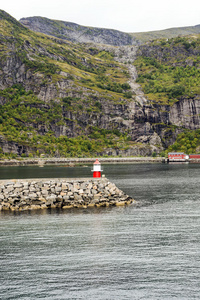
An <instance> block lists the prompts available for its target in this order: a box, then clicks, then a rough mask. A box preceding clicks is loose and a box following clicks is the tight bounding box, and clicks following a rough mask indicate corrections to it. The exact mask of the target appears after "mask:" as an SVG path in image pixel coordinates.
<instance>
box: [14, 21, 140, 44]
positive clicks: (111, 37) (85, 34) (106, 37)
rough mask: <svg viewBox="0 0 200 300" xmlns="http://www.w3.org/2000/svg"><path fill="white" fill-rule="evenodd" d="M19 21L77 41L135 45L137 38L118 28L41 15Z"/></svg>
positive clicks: (46, 32) (43, 31) (47, 32)
mask: <svg viewBox="0 0 200 300" xmlns="http://www.w3.org/2000/svg"><path fill="white" fill-rule="evenodd" d="M20 23H21V24H23V25H24V26H26V27H28V28H29V29H31V30H33V31H36V32H42V33H45V34H48V35H52V36H55V37H58V38H61V39H64V40H68V41H71V42H79V43H98V44H108V45H114V46H120V45H136V44H137V43H138V42H137V40H136V39H135V38H134V37H132V36H130V35H129V34H128V33H125V32H121V31H118V30H112V29H104V28H93V27H85V26H81V25H78V24H75V23H71V22H64V21H55V20H51V19H47V18H42V17H30V18H22V19H21V20H20Z"/></svg>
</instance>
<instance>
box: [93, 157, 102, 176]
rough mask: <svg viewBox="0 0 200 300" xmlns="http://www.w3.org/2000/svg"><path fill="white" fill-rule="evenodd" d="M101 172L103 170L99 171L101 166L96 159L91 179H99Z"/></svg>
mask: <svg viewBox="0 0 200 300" xmlns="http://www.w3.org/2000/svg"><path fill="white" fill-rule="evenodd" d="M102 171H103V170H102V169H101V164H100V162H99V160H98V159H96V161H95V162H94V163H93V170H92V172H93V177H95V178H98V177H101V172H102Z"/></svg>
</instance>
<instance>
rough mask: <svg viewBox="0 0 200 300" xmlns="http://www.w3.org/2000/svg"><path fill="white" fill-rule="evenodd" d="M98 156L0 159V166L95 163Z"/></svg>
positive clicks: (130, 160)
mask: <svg viewBox="0 0 200 300" xmlns="http://www.w3.org/2000/svg"><path fill="white" fill-rule="evenodd" d="M163 159H164V158H162V157H101V158H100V161H101V162H102V163H161V162H162V161H163ZM95 160H96V158H32V159H28V158H27V159H5V160H0V166H26V165H41V166H43V165H52V164H65V165H68V166H74V165H77V164H84V163H94V161H95Z"/></svg>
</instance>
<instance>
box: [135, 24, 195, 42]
mask: <svg viewBox="0 0 200 300" xmlns="http://www.w3.org/2000/svg"><path fill="white" fill-rule="evenodd" d="M198 33H200V25H196V26H188V27H177V28H169V29H165V30H157V31H148V32H134V33H131V35H132V36H134V37H136V39H138V40H139V41H140V42H142V43H145V42H148V41H151V40H156V39H162V38H163V39H170V38H175V37H178V36H182V35H183V36H186V35H193V34H198Z"/></svg>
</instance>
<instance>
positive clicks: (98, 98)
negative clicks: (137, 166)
mask: <svg viewBox="0 0 200 300" xmlns="http://www.w3.org/2000/svg"><path fill="white" fill-rule="evenodd" d="M199 45H200V39H199V35H195V36H192V37H183V38H180V37H179V38H175V39H169V40H168V41H166V39H165V40H158V41H154V42H148V43H147V44H145V45H140V46H134V45H131V46H120V47H116V46H111V45H99V44H81V43H72V42H70V41H66V40H62V39H58V38H55V37H52V36H47V35H45V34H42V33H36V32H33V31H31V30H29V29H28V28H26V27H24V26H22V25H21V24H20V23H19V22H17V21H16V20H15V19H13V18H12V17H11V16H9V15H8V14H6V13H5V12H3V11H0V156H2V157H5V156H6V155H17V154H18V155H20V156H27V155H29V156H31V155H40V154H41V153H45V154H46V155H51V156H82V157H83V156H93V155H122V156H124V155H143V156H144V155H155V154H156V153H157V154H159V153H161V152H162V151H163V150H165V149H166V148H167V147H168V146H170V145H171V144H172V143H174V142H175V140H176V138H177V135H178V134H180V133H184V132H185V131H188V132H191V130H198V129H199V128H200V117H199V116H200V91H199V86H200V77H199V61H200V46H199ZM196 136H198V134H197V135H196ZM196 136H195V138H196ZM185 140H187V139H185ZM189 144H191V143H188V146H189ZM199 144H200V143H199ZM195 145H196V146H195ZM190 146H191V147H193V148H191V147H190V148H188V147H186V148H185V149H187V151H189V149H193V150H194V151H193V152H195V151H198V142H196V143H195V144H192V145H190ZM195 147H196V148H195ZM12 153H13V154H12Z"/></svg>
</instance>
